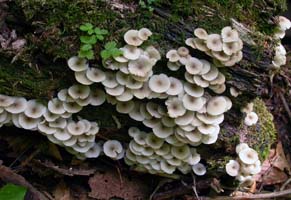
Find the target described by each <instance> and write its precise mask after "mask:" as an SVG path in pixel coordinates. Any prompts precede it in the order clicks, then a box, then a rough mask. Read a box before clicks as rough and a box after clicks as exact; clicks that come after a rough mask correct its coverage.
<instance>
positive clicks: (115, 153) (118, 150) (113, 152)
mask: <svg viewBox="0 0 291 200" xmlns="http://www.w3.org/2000/svg"><path fill="white" fill-rule="evenodd" d="M103 152H104V154H105V155H106V156H108V157H110V158H112V159H120V155H122V154H124V153H123V152H124V150H123V147H122V145H121V143H120V142H119V141H117V140H107V141H106V142H105V143H104V144H103Z"/></svg>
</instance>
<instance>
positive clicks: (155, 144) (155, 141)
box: [145, 134, 164, 149]
mask: <svg viewBox="0 0 291 200" xmlns="http://www.w3.org/2000/svg"><path fill="white" fill-rule="evenodd" d="M145 143H146V144H147V145H148V146H149V147H151V148H153V149H159V148H161V147H162V146H163V144H164V140H163V139H161V138H158V137H157V136H155V135H154V134H147V135H146V138H145Z"/></svg>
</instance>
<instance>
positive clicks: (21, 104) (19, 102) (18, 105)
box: [5, 97, 27, 114]
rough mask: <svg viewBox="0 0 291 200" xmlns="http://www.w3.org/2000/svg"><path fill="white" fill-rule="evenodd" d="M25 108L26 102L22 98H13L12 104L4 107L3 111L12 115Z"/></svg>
mask: <svg viewBox="0 0 291 200" xmlns="http://www.w3.org/2000/svg"><path fill="white" fill-rule="evenodd" d="M26 108H27V101H26V99H25V98H23V97H15V99H14V102H13V103H12V104H11V105H9V106H7V107H5V110H6V111H7V112H10V113H12V114H19V113H22V112H24V111H25V109H26Z"/></svg>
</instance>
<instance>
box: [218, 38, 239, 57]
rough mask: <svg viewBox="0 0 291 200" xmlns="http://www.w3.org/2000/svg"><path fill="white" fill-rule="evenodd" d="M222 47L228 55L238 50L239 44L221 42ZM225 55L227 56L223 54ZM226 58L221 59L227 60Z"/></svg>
mask: <svg viewBox="0 0 291 200" xmlns="http://www.w3.org/2000/svg"><path fill="white" fill-rule="evenodd" d="M222 49H223V52H224V53H225V54H226V55H229V56H230V55H232V54H234V53H236V52H238V51H239V44H238V43H237V42H229V43H223V45H222ZM225 57H227V56H225ZM227 60H228V59H226V60H222V61H227Z"/></svg>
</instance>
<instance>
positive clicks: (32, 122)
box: [18, 114, 40, 130]
mask: <svg viewBox="0 0 291 200" xmlns="http://www.w3.org/2000/svg"><path fill="white" fill-rule="evenodd" d="M18 123H19V125H20V126H21V127H22V128H24V129H26V130H34V129H36V128H37V125H38V124H39V123H40V118H31V117H28V116H26V115H25V114H19V115H18Z"/></svg>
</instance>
